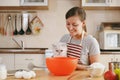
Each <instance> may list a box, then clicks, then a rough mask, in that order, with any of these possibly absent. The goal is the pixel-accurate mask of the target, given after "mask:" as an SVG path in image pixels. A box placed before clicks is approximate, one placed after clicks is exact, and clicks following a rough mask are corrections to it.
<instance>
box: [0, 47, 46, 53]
mask: <svg viewBox="0 0 120 80" xmlns="http://www.w3.org/2000/svg"><path fill="white" fill-rule="evenodd" d="M0 52H1V53H2V52H6V53H8V52H9V53H10V52H16V53H17V52H18V53H19V52H20V53H22V52H28V53H30V52H31V53H33V52H39V53H40V52H44V50H41V49H36V48H35V49H34V48H25V49H20V48H10V49H9V48H5V49H4V48H3V49H0Z"/></svg>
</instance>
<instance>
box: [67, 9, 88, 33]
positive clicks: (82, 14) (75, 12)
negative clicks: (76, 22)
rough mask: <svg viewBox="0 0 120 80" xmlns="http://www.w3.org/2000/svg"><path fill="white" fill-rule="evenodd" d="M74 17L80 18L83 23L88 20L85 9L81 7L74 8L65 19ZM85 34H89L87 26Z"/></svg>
mask: <svg viewBox="0 0 120 80" xmlns="http://www.w3.org/2000/svg"><path fill="white" fill-rule="evenodd" d="M72 16H79V18H80V20H81V21H84V20H86V12H85V10H84V9H83V8H80V7H73V8H71V9H70V10H68V12H67V13H66V15H65V18H66V19H68V18H69V17H72ZM84 30H85V32H87V29H86V26H84Z"/></svg>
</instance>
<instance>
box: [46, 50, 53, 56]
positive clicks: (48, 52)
mask: <svg viewBox="0 0 120 80" xmlns="http://www.w3.org/2000/svg"><path fill="white" fill-rule="evenodd" d="M52 56H53V50H50V49H47V50H45V58H49V57H52Z"/></svg>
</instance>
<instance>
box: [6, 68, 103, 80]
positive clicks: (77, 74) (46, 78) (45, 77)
mask: <svg viewBox="0 0 120 80" xmlns="http://www.w3.org/2000/svg"><path fill="white" fill-rule="evenodd" d="M35 72H36V74H37V76H36V77H35V78H33V79H29V80H104V78H103V76H101V77H96V78H92V79H86V78H90V77H89V74H88V71H74V72H73V73H72V74H70V75H68V76H55V75H53V74H51V73H50V72H49V71H47V70H37V71H35ZM6 80H24V79H15V77H14V76H8V77H7V79H6Z"/></svg>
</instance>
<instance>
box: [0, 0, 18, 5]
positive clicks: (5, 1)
mask: <svg viewBox="0 0 120 80" xmlns="http://www.w3.org/2000/svg"><path fill="white" fill-rule="evenodd" d="M19 1H20V0H2V1H0V6H19V5H20V3H19Z"/></svg>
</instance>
